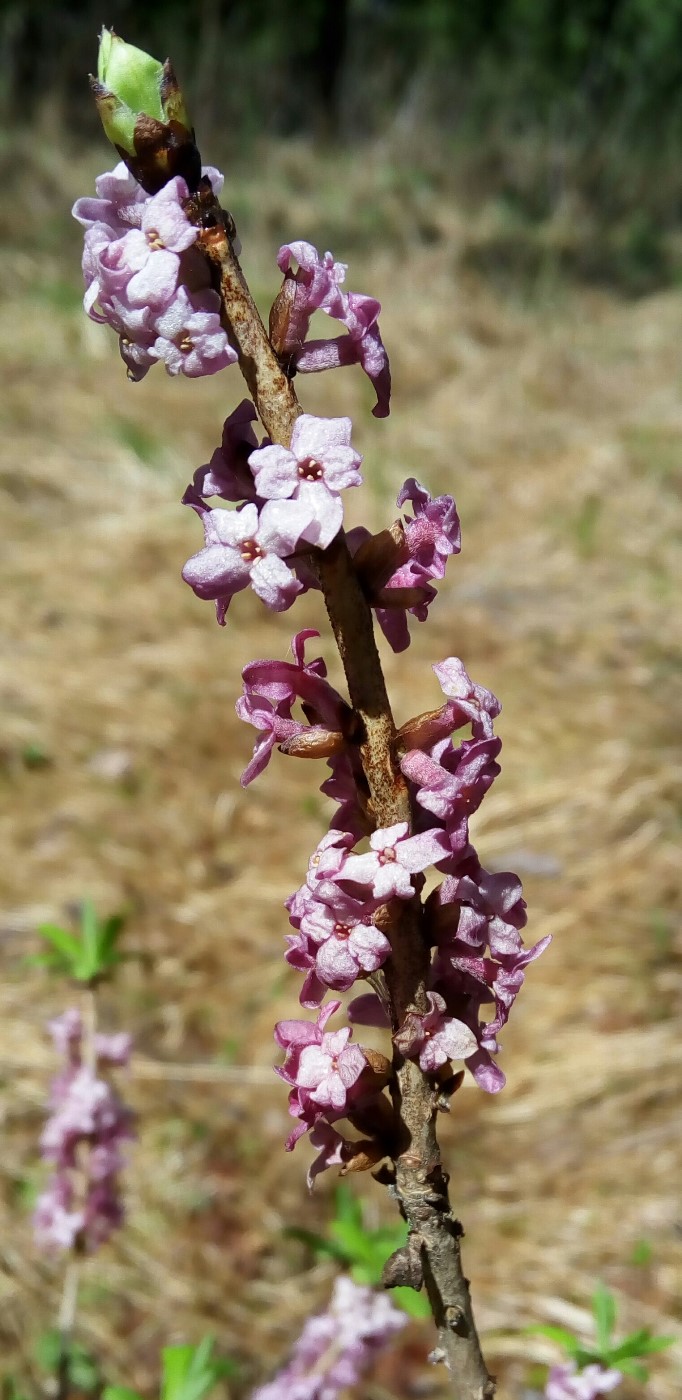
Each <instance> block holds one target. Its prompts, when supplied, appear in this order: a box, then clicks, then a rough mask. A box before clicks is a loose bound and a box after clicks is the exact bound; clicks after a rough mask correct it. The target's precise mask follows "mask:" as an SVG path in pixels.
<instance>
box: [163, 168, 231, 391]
mask: <svg viewBox="0 0 682 1400" xmlns="http://www.w3.org/2000/svg"><path fill="white" fill-rule="evenodd" d="M156 198H157V199H158V198H159V196H158V195H157V196H156ZM219 312H220V299H219V297H218V294H217V292H213V291H211V290H210V289H209V290H206V291H201V292H188V290H187V288H186V287H178V289H177V291H176V293H175V295H174V297H173V299H172V301H170V302H168V304H167V305H166V307H165V309H164V311H163V314H162V315H160V316H157V318H156V320H155V322H154V329H155V331H156V339H155V341H154V344H153V346H152V348H151V350H150V351H149V354H150V356H151V358H152V359H153V360H162V361H163V363H164V364H165V366H166V370H167V372H168V374H170V375H176V374H186V375H187V377H188V378H189V379H196V378H198V377H200V376H202V375H206V374H217V372H218V370H221V369H225V367H226V365H232V364H234V363H235V361H236V359H237V354H236V351H235V350H233V349H232V346H231V345H230V342H229V340H228V339H227V336H226V334H225V331H224V330H223V328H222V325H221V323H220V315H219Z"/></svg>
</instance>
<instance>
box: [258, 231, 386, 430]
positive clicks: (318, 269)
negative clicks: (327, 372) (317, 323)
mask: <svg viewBox="0 0 682 1400" xmlns="http://www.w3.org/2000/svg"><path fill="white" fill-rule="evenodd" d="M292 260H295V261H296V262H297V263H298V268H297V270H296V272H293V271H292V269H291V262H292ZM277 264H278V266H279V268H280V269H281V271H282V272H283V273H284V284H283V287H282V292H281V293H280V296H279V297H278V299H277V301H276V302H275V306H274V307H273V314H275V313H276V312H277V310H278V309H281V311H282V318H283V323H284V329H283V330H282V332H281V333H278V334H276V335H275V337H274V343H275V344H276V348H277V351H278V353H279V354H280V356H281V358H282V359H283V360H284V359H288V360H289V361H290V362H291V364H292V365H293V366H294V367H295V368H296V369H297V370H298V371H299V372H300V373H302V374H311V373H316V372H318V371H319V370H324V369H336V368H338V367H340V366H341V365H352V364H360V365H361V366H362V368H363V369H364V371H365V374H367V375H368V377H369V379H370V380H371V382H372V384H373V386H374V389H375V391H376V395H377V401H376V404H375V406H374V408H373V409H372V412H373V414H374V416H375V418H385V417H386V416H387V415H388V412H389V400H390V396H391V375H390V370H389V364H388V356H387V354H386V350H385V348H384V345H383V342H382V340H381V335H380V333H379V326H378V322H377V318H378V315H379V312H380V310H381V304H380V302H378V301H376V299H375V298H374V297H367V296H362V295H360V294H359V293H357V292H344V291H342V290H341V284H342V283H343V281H344V279H345V275H346V267H345V264H344V263H335V262H334V259H333V257H332V254H331V253H325V255H324V257H323V258H320V256H319V254H318V252H317V249H316V248H314V247H313V245H312V243H306V242H303V241H300V242H296V243H286V244H284V246H283V247H282V248H280V250H279V253H278V255H277ZM314 311H324V312H325V313H326V314H327V315H328V316H333V317H334V319H335V320H337V321H340V322H341V323H342V324H343V325H344V326H345V327H346V330H347V332H348V334H347V335H345V336H340V337H339V338H338V339H333V340H311V341H306V336H307V334H308V327H309V325H310V318H311V316H312V314H313V312H314ZM275 320H276V321H277V322H278V323H279V320H280V318H279V316H277V315H275ZM274 329H275V327H274V326H273V330H274ZM279 330H280V327H279V324H278V325H277V331H278V332H279Z"/></svg>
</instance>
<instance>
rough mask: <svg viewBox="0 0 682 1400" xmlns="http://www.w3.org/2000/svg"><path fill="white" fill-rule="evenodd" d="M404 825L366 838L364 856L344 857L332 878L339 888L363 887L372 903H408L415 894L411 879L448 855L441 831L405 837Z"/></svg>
mask: <svg viewBox="0 0 682 1400" xmlns="http://www.w3.org/2000/svg"><path fill="white" fill-rule="evenodd" d="M408 832H409V827H408V824H407V822H396V824H395V826H388V827H385V828H383V829H382V830H379V831H375V832H373V833H372V835H371V836H370V838H369V844H370V847H371V850H369V851H367V852H366V853H365V854H364V855H348V856H346V858H345V860H343V861H342V863H341V865H340V867H339V869H338V870H337V871H336V872H335V873H334V874H333V876H332V878H333V879H334V880H336V881H337V882H339V883H340V884H354V885H356V884H357V885H367V886H369V887H370V888H371V891H372V896H373V898H374V899H376V900H386V899H391V898H393V896H394V895H395V896H397V898H398V899H411V898H412V895H413V894H414V892H415V887H414V885H413V883H412V876H413V875H417V874H419V873H420V872H421V871H422V870H426V868H427V866H429V865H434V864H435V863H436V861H439V860H442V859H443V857H444V855H447V853H448V849H449V848H448V844H447V840H446V838H445V835H444V833H443V832H442V831H423V832H421V833H420V834H419V835H417V836H410V835H408Z"/></svg>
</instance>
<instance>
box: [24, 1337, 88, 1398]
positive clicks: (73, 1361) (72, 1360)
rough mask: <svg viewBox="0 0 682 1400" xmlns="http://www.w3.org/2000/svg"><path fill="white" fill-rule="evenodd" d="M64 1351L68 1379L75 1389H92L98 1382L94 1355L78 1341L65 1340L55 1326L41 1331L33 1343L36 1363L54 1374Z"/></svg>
mask: <svg viewBox="0 0 682 1400" xmlns="http://www.w3.org/2000/svg"><path fill="white" fill-rule="evenodd" d="M64 1350H65V1351H66V1356H67V1364H68V1375H69V1381H70V1383H71V1385H72V1386H74V1387H75V1388H76V1390H84V1391H94V1390H96V1389H97V1387H98V1384H99V1367H98V1365H97V1362H96V1361H95V1359H94V1357H93V1356H91V1355H90V1353H89V1351H86V1349H85V1347H83V1346H81V1345H80V1344H79V1343H78V1342H74V1341H71V1342H66V1343H65V1341H64V1338H63V1337H62V1335H61V1333H60V1332H59V1331H58V1330H57V1329H56V1328H51V1329H50V1331H48V1332H43V1334H42V1336H40V1337H39V1338H38V1340H37V1342H36V1344H35V1354H36V1360H37V1362H38V1365H39V1366H40V1367H41V1368H42V1369H43V1370H44V1371H47V1372H48V1373H49V1374H51V1375H55V1374H56V1372H57V1369H58V1367H59V1365H60V1363H61V1358H62V1355H63V1352H64Z"/></svg>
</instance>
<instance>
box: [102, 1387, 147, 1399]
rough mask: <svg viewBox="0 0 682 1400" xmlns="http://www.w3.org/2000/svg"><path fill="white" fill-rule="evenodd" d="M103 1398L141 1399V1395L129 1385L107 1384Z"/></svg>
mask: <svg viewBox="0 0 682 1400" xmlns="http://www.w3.org/2000/svg"><path fill="white" fill-rule="evenodd" d="M102 1400H141V1397H140V1395H139V1393H138V1391H137V1390H130V1389H129V1387H128V1386H127V1385H107V1386H105V1388H104V1393H103V1395H102Z"/></svg>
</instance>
